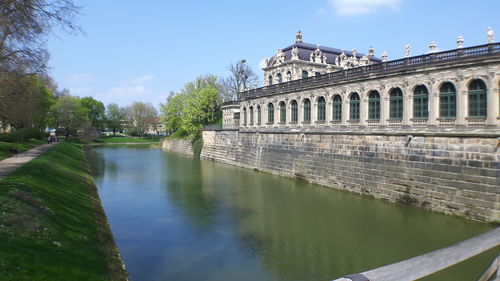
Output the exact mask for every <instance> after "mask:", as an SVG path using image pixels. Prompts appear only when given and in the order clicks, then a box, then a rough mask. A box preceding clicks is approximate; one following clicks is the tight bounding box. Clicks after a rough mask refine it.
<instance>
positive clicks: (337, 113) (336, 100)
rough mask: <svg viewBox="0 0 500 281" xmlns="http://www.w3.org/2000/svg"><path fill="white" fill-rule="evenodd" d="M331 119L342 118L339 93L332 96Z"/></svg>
mask: <svg viewBox="0 0 500 281" xmlns="http://www.w3.org/2000/svg"><path fill="white" fill-rule="evenodd" d="M332 115H333V121H341V120H342V97H341V96H340V95H335V97H333V112H332Z"/></svg>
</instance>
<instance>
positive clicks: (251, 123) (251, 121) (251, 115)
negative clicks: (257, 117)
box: [248, 106, 253, 126]
mask: <svg viewBox="0 0 500 281" xmlns="http://www.w3.org/2000/svg"><path fill="white" fill-rule="evenodd" d="M248 111H249V112H250V126H252V125H253V106H250V107H249V108H248Z"/></svg>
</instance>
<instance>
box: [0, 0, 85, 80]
mask: <svg viewBox="0 0 500 281" xmlns="http://www.w3.org/2000/svg"><path fill="white" fill-rule="evenodd" d="M78 12H79V8H78V7H77V6H75V5H74V4H73V1H72V0H0V73H2V72H21V73H23V74H24V73H30V74H32V73H41V72H43V71H45V69H46V65H47V60H48V52H47V50H46V43H47V38H48V35H49V34H50V33H51V32H52V30H53V28H54V27H61V28H62V29H64V30H66V31H69V32H81V31H82V30H81V29H80V28H79V27H78V26H76V25H75V24H74V23H73V18H74V16H75V15H76V14H78Z"/></svg>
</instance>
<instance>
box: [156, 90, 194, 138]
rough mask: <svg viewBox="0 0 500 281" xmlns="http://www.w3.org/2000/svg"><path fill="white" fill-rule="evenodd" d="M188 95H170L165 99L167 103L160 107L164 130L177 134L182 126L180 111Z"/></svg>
mask: <svg viewBox="0 0 500 281" xmlns="http://www.w3.org/2000/svg"><path fill="white" fill-rule="evenodd" d="M187 97H188V95H187V94H185V93H178V94H175V93H171V94H170V96H168V98H167V103H165V104H162V105H161V113H162V115H161V122H162V123H163V124H165V128H166V129H167V130H170V131H172V132H177V131H178V130H179V129H180V128H181V124H182V109H183V108H184V103H185V101H186V99H187Z"/></svg>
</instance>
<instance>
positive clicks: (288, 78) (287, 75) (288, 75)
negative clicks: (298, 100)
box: [286, 71, 292, 81]
mask: <svg viewBox="0 0 500 281" xmlns="http://www.w3.org/2000/svg"><path fill="white" fill-rule="evenodd" d="M291 80H292V72H290V71H288V72H287V73H286V81H291Z"/></svg>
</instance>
